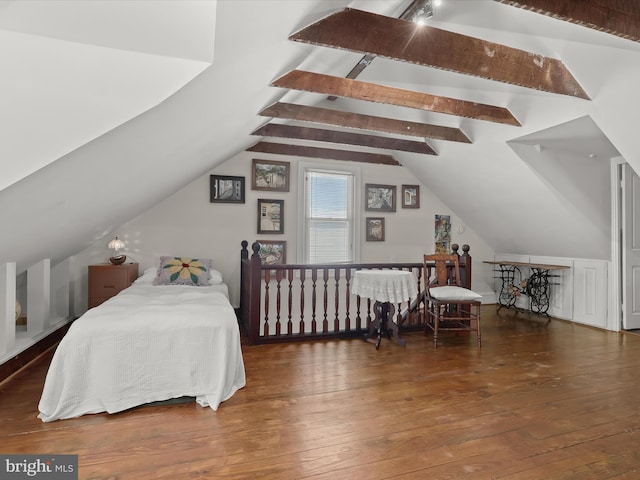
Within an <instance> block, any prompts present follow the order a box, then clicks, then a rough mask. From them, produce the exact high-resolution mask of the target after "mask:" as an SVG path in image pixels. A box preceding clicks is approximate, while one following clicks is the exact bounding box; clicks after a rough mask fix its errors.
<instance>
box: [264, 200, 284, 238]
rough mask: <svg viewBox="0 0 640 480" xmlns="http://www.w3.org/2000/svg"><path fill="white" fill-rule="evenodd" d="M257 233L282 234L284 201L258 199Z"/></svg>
mask: <svg viewBox="0 0 640 480" xmlns="http://www.w3.org/2000/svg"><path fill="white" fill-rule="evenodd" d="M258 233H284V200H268V199H265V198H259V199H258Z"/></svg>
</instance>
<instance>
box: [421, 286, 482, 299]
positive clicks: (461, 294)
mask: <svg viewBox="0 0 640 480" xmlns="http://www.w3.org/2000/svg"><path fill="white" fill-rule="evenodd" d="M429 295H431V296H432V297H433V298H437V299H438V300H478V299H479V298H482V295H478V294H477V293H476V292H474V291H472V290H469V289H468V288H463V287H456V286H455V285H445V286H442V287H431V288H429Z"/></svg>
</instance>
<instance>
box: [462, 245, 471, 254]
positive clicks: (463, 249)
mask: <svg viewBox="0 0 640 480" xmlns="http://www.w3.org/2000/svg"><path fill="white" fill-rule="evenodd" d="M470 248H471V247H469V245H467V244H466V243H465V244H464V245H462V251H463V252H464V255H469V249H470Z"/></svg>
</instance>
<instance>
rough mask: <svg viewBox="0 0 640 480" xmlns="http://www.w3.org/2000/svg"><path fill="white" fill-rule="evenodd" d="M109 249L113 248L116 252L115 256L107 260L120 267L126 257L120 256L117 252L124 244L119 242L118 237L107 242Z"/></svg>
mask: <svg viewBox="0 0 640 480" xmlns="http://www.w3.org/2000/svg"><path fill="white" fill-rule="evenodd" d="M109 248H113V249H114V250H115V251H116V254H115V255H114V256H113V257H111V258H109V261H110V262H111V263H113V264H114V265H121V264H123V263H124V261H125V260H126V259H127V256H126V255H120V253H119V250H120V249H121V248H124V242H123V241H122V240H120V239H119V238H118V237H116V238H114V239H113V240H111V241H110V242H109Z"/></svg>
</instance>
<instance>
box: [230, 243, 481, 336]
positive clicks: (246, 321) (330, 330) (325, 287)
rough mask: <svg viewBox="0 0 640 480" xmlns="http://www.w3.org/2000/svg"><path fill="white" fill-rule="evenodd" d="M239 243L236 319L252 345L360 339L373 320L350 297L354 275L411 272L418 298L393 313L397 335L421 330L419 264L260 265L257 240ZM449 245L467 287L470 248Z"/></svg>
mask: <svg viewBox="0 0 640 480" xmlns="http://www.w3.org/2000/svg"><path fill="white" fill-rule="evenodd" d="M248 246H249V243H248V242H247V241H246V240H243V241H242V249H241V251H240V264H241V265H240V308H239V312H238V318H239V321H240V325H241V327H242V328H243V329H244V330H245V333H246V334H247V336H248V339H249V343H250V344H253V345H255V344H262V343H275V342H291V341H300V340H315V339H320V338H351V337H354V336H358V335H364V334H365V333H366V332H367V331H368V328H369V324H370V323H371V320H372V318H373V308H372V307H373V306H372V304H371V302H370V301H369V300H368V299H361V298H360V297H359V296H355V297H354V296H353V295H352V294H351V280H352V277H353V272H355V271H356V270H362V269H396V270H408V271H410V272H413V273H414V275H415V276H416V282H417V283H418V285H417V287H418V292H420V293H419V294H418V297H417V298H415V299H411V300H410V301H408V302H406V303H405V304H398V306H397V308H396V309H395V310H396V312H397V314H396V316H395V321H396V323H397V324H398V326H399V327H400V330H401V331H407V330H422V329H424V328H425V324H424V315H423V312H424V288H423V285H422V284H423V281H424V279H423V269H424V268H423V264H422V262H416V263H396V264H392V263H359V264H354V263H350V264H322V265H319V264H314V265H310V264H306V265H303V264H285V265H262V261H261V259H260V255H259V254H258V251H259V250H260V244H259V242H254V243H253V245H251V249H252V252H253V253H252V254H251V255H249V250H248V248H247V247H248ZM459 248H460V247H459V246H458V245H457V244H454V245H452V253H454V254H456V255H459V260H460V274H461V278H462V283H463V286H465V287H466V288H469V289H470V288H471V265H472V262H471V256H470V255H469V246H468V245H463V246H462V252H463V253H462V255H460V254H458V250H459Z"/></svg>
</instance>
